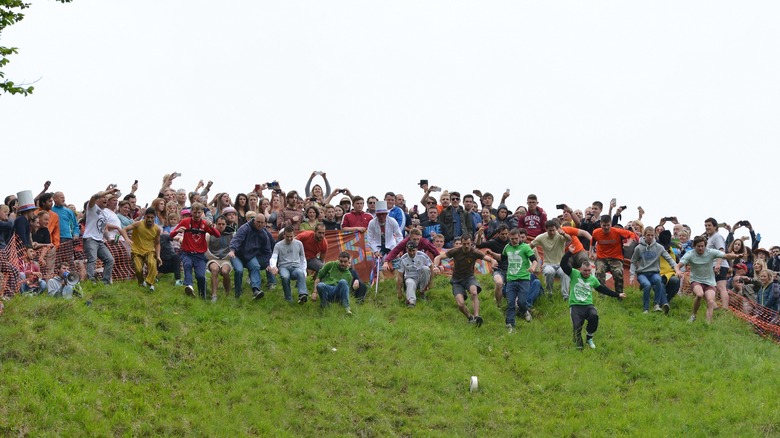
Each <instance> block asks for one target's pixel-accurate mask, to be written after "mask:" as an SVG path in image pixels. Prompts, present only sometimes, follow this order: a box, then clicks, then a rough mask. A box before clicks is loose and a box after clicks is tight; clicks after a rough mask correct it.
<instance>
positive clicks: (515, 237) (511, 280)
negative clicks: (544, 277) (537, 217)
mask: <svg viewBox="0 0 780 438" xmlns="http://www.w3.org/2000/svg"><path fill="white" fill-rule="evenodd" d="M527 235H528V232H527V231H526V230H525V228H513V229H512V230H511V231H509V244H508V245H506V246H505V247H504V251H503V252H502V253H501V254H496V253H494V252H493V251H490V250H488V253H489V254H490V255H491V256H493V257H495V258H497V259H502V260H503V259H506V260H507V262H508V265H507V270H506V281H507V283H506V302H507V306H506V328H507V329H509V333H512V332H514V330H515V315H516V314H517V307H518V306H519V307H520V313H521V314H523V315H525V318H526V321H529V322H530V321H531V314H530V313H529V312H528V307H527V305H526V303H527V301H528V289H529V288H530V286H531V272H533V271H535V270H536V267H537V262H536V256H535V255H534V250H533V249H531V246H530V245H528V244H527V243H525V241H526V236H527Z"/></svg>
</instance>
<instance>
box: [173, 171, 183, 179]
mask: <svg viewBox="0 0 780 438" xmlns="http://www.w3.org/2000/svg"><path fill="white" fill-rule="evenodd" d="M180 176H181V172H173V177H174V178H178V177H180Z"/></svg>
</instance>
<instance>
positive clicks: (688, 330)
mask: <svg viewBox="0 0 780 438" xmlns="http://www.w3.org/2000/svg"><path fill="white" fill-rule="evenodd" d="M171 282H172V280H170V279H169V278H165V279H164V280H162V281H161V282H160V284H159V287H158V291H157V292H155V293H153V294H150V293H148V292H144V291H142V290H141V289H140V288H138V287H137V286H135V284H134V282H128V283H124V284H115V285H114V286H112V287H109V288H103V287H102V286H92V285H89V286H88V287H87V289H86V291H85V298H83V299H74V300H71V301H65V300H62V299H52V298H48V297H17V298H15V299H14V300H12V301H11V302H9V303H7V306H6V312H5V315H3V316H2V317H0V331H2V332H1V333H0V336H2V340H3V341H2V348H1V349H0V364H1V365H0V373H2V384H1V385H0V435H10V436H18V435H30V436H47V435H48V436H54V435H56V436H84V435H98V436H112V435H113V436H136V435H147V436H151V435H154V436H159V435H185V434H186V435H197V436H246V435H250V436H251V435H258V436H376V437H385V436H476V435H480V436H578V437H579V436H611V435H631V436H637V435H640V436H702V437H704V436H717V435H720V436H777V435H778V434H780V419H778V417H777V416H776V415H775V413H776V412H778V408H779V407H780V402H778V400H779V399H780V397H777V395H776V394H775V392H776V389H775V384H774V382H775V378H774V376H775V374H776V371H775V370H776V369H777V366H778V364H780V347H778V346H777V345H775V344H774V343H772V342H770V341H767V340H764V339H761V338H759V337H758V336H756V335H755V334H753V332H752V330H751V328H750V327H749V326H748V325H747V324H745V323H743V322H741V321H739V320H738V319H737V318H735V317H733V316H732V315H730V314H727V313H725V312H719V313H717V315H716V318H715V321H714V323H713V324H712V325H711V326H707V325H705V324H704V323H703V319H704V318H703V310H704V309H701V311H700V313H701V315H700V316H701V318H700V321H697V322H696V323H694V324H692V325H691V324H688V323H687V322H686V319H687V317H688V315H689V311H690V304H691V301H690V299H689V298H687V297H683V298H680V299H676V300H675V301H674V302H673V303H672V312H671V313H670V315H669V316H668V317H665V316H663V315H661V314H657V313H651V314H649V315H643V314H642V313H641V297H640V296H639V293H638V292H637V291H636V290H635V289H629V290H628V293H629V298H627V299H626V300H625V301H624V302H618V301H616V300H614V299H612V298H609V297H604V296H598V297H597V298H596V300H597V301H596V306H597V308H598V310H599V314H600V316H601V325H600V328H599V331H598V333H597V334H596V338H595V339H596V342H597V345H598V348H597V349H596V350H590V349H587V348H586V350H585V351H578V350H576V349H575V348H574V346H573V344H572V341H571V323H570V321H569V317H568V307H567V306H566V305H565V304H564V303H563V302H562V301H560V300H546V299H542V301H541V302H540V303H539V305H538V306H537V308H536V309H535V319H534V321H533V322H532V323H530V324H527V323H525V322H524V321H522V320H520V321H518V328H519V331H518V332H516V333H514V334H511V335H510V334H508V333H506V329H505V328H504V323H503V322H504V317H503V314H502V312H500V311H499V309H497V308H496V305H495V303H494V301H493V300H492V299H491V298H490V296H491V295H492V292H491V291H492V284H491V283H490V280H489V279H487V278H483V279H482V283H483V287H484V289H485V292H484V293H483V294H482V298H483V312H482V314H483V316H484V318H485V321H486V322H485V324H484V325H483V326H482V327H481V328H477V327H475V326H473V325H469V324H467V323H466V320H465V318H464V317H463V316H462V315H460V313H459V312H457V309H456V308H455V305H454V303H453V300H452V295H451V293H450V289H449V285H448V284H447V282H446V280H445V279H443V278H437V279H436V287H435V288H434V290H433V292H432V300H431V301H430V302H420V303H419V304H418V306H417V308H415V309H407V308H406V307H405V306H403V305H401V304H400V303H398V302H397V301H396V298H395V291H394V285H392V284H391V282H389V281H387V282H384V283H383V284H382V287H381V288H380V292H379V296H378V297H377V298H376V299H374V297H373V291H372V292H371V295H370V298H369V299H368V300H367V302H366V303H365V304H363V305H357V304H353V306H352V309H353V311H354V315H353V316H352V317H349V316H347V315H345V314H344V312H343V309H342V308H341V307H340V306H338V305H331V306H330V307H329V308H328V309H326V310H325V311H324V312H323V311H320V309H319V305H318V303H312V302H309V303H307V304H306V305H304V306H299V305H297V304H288V303H286V302H285V301H284V300H283V299H282V296H281V295H282V293H281V289H280V288H279V289H277V290H275V291H272V292H271V293H268V294H267V296H266V298H265V299H264V300H262V301H260V302H254V301H252V300H251V299H250V298H249V297H248V296H247V295H250V294H248V293H245V296H244V297H243V298H242V299H241V300H239V301H236V300H235V299H233V298H225V295H224V293H222V291H221V290H220V294H221V295H220V301H219V302H217V303H216V304H210V303H208V302H203V301H200V300H197V299H192V298H188V297H185V296H184V294H183V293H182V289H181V288H174V287H173V286H171V285H170V283H171ZM87 300H90V301H91V305H90V306H88V305H86V301H87ZM472 375H476V376H478V377H479V382H480V389H479V391H478V392H476V393H470V392H469V390H468V386H469V378H470V376H472Z"/></svg>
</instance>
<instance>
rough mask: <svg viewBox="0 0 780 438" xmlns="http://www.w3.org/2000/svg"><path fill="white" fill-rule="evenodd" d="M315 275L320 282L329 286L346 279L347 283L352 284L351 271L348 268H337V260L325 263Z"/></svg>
mask: <svg viewBox="0 0 780 438" xmlns="http://www.w3.org/2000/svg"><path fill="white" fill-rule="evenodd" d="M317 276H318V277H319V278H320V281H321V282H323V283H325V284H327V285H330V286H335V285H336V284H338V282H339V280H346V281H347V284H349V285H351V284H352V273H351V272H350V271H349V269H345V270H343V271H342V270H341V269H339V262H337V261H334V262H328V263H325V265H323V267H322V269H320V272H319V273H318V274H317ZM315 286H316V285H315Z"/></svg>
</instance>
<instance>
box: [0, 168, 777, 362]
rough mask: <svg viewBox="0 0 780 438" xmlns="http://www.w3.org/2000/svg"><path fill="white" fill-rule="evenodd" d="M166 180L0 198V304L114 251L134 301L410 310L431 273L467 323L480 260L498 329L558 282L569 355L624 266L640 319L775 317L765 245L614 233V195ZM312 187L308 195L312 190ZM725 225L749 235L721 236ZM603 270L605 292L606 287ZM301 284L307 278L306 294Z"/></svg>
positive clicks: (108, 276) (622, 229)
mask: <svg viewBox="0 0 780 438" xmlns="http://www.w3.org/2000/svg"><path fill="white" fill-rule="evenodd" d="M178 176H179V174H177V173H172V174H168V175H165V176H164V177H163V181H162V185H161V187H160V190H159V193H158V196H157V197H156V198H155V199H151V200H149V202H148V203H147V204H146V206H145V207H140V206H139V202H138V199H137V197H136V194H135V193H136V191H137V189H138V181H135V182H134V183H133V184H132V185H131V191H130V193H127V194H122V193H121V192H120V190H119V188H118V187H116V186H115V185H113V184H112V185H109V186H108V187H106V189H105V190H101V191H98V192H96V193H95V194H94V195H93V196H91V197H90V199H89V200H88V201H87V202H85V203H84V204H83V205H81V206H77V205H74V204H67V203H66V197H65V194H64V193H63V192H61V191H54V192H52V191H49V188H50V183H49V182H48V181H47V182H46V183H45V184H44V188H43V190H42V191H41V192H40V193H39V194H38V195H37V196H33V193H32V191H29V190H27V191H21V192H19V193H17V196H13V195H9V196H7V197H6V198H5V200H4V204H3V205H2V206H0V250H2V251H3V257H2V258H1V259H2V261H0V263H1V264H0V272H2V275H3V283H2V284H3V298H4V299H5V300H7V299H9V298H10V297H12V296H13V295H14V294H16V293H18V292H20V293H27V294H37V293H44V292H48V293H49V294H51V295H55V294H58V293H60V294H61V293H62V290H63V289H62V287H57V284H58V282H59V284H63V283H67V279H68V277H69V274H71V273H72V272H74V273H78V277H79V278H80V279H81V280H82V281H92V282H95V283H97V282H102V283H104V284H106V285H110V284H111V283H112V272H113V270H114V264H115V258H116V254H122V253H123V252H125V253H127V254H129V258H130V260H131V261H132V275H134V276H135V278H136V280H137V282H138V284H139V286H141V287H143V288H146V289H147V290H149V291H154V289H155V285H156V283H157V281H158V277H159V276H160V275H161V274H166V273H169V274H173V276H174V280H175V284H176V285H177V286H181V287H182V288H183V290H184V293H185V294H187V295H190V296H193V297H194V296H198V297H201V298H204V299H210V300H212V301H217V299H218V294H217V291H218V288H219V286H220V282H221V283H222V287H223V289H224V290H225V291H226V292H228V291H232V292H233V294H234V296H235V297H236V298H240V297H241V295H242V292H243V289H244V287H243V274H244V271H248V275H249V289H251V293H252V299H254V300H260V299H262V298H263V297H264V296H265V293H266V291H268V290H270V289H275V288H276V285H277V283H281V286H282V290H283V294H284V299H285V300H287V301H289V302H293V301H296V297H293V295H292V290H291V287H292V285H291V282H292V280H294V281H295V283H296V290H297V303H298V304H301V305H303V304H305V303H307V302H308V301H310V300H311V301H317V300H319V302H320V305H321V306H325V305H327V304H328V303H330V302H337V303H340V304H341V305H342V306H343V307H344V309H345V311H346V313H347V314H352V309H351V307H350V297H351V296H352V297H354V299H357V300H358V301H362V300H363V299H364V297H365V295H366V293H367V290H368V284H367V283H373V282H376V281H379V280H380V279H381V275H379V271H382V270H383V271H385V275H392V276H394V281H395V285H396V290H397V293H398V297H399V300H402V301H403V302H405V304H406V305H407V306H408V307H410V308H413V307H415V306H416V304H417V301H418V299H427V296H426V295H427V294H426V292H427V291H428V289H429V288H430V287H431V284H432V279H433V277H434V276H436V275H441V274H442V273H444V272H447V274H451V278H450V283H451V285H452V294H453V297H454V300H455V304H456V306H457V308H458V310H459V311H460V312H461V313H462V314H463V315H464V317H465V318H466V320H467V321H468V322H469V323H473V324H475V325H477V326H481V325H482V323H483V318H482V316H481V315H480V300H479V293H480V292H481V285H480V282H479V281H478V280H477V278H476V277H475V274H474V272H475V271H474V267H475V263H476V262H477V261H479V260H483V261H484V262H486V263H489V264H490V265H491V268H492V269H491V276H492V279H493V283H494V291H493V297H494V299H495V302H496V304H497V305H499V306H505V307H506V316H505V324H506V328H507V329H508V330H509V331H510V332H512V331H514V330H515V329H516V316H518V315H519V316H520V317H521V318H523V319H525V320H526V321H528V322H531V321H532V319H533V316H532V312H531V309H532V308H533V306H534V303H535V301H536V300H537V299H538V298H539V297H541V296H544V295H546V296H548V297H552V296H553V291H554V288H553V285H554V283H555V281H556V279H558V280H559V283H560V288H559V290H560V294H561V298H562V299H564V300H566V301H567V302H568V303H569V306H570V310H571V315H572V323H573V334H574V343H575V345H576V346H577V347H578V348H583V346H584V345H588V346H590V347H591V348H595V342H594V341H593V335H594V334H595V331H596V329H597V327H598V313H597V311H596V309H595V308H594V307H593V299H592V293H593V291H598V292H600V293H604V294H607V295H610V296H614V297H617V298H619V299H622V298H623V297H625V293H624V270H625V266H626V265H628V266H629V269H628V272H629V283H630V284H632V285H633V284H635V282H638V286H639V287H640V288H641V290H642V297H643V300H642V305H643V309H642V310H643V312H644V313H650V312H651V311H652V312H663V313H668V312H669V308H670V301H671V300H672V299H673V298H674V297H675V295H676V294H677V293H678V292H679V291H680V289H681V287H682V286H685V287H690V289H691V290H692V292H693V293H694V295H695V299H694V304H693V308H692V311H691V315H690V318H689V321H690V322H694V321H695V320H696V318H697V313H698V310H699V307H700V305H701V303H702V301H704V302H706V307H707V310H706V321H707V322H710V321H711V320H712V315H713V312H714V311H715V309H716V308H717V303H718V302H717V301H716V300H717V299H718V298H719V300H720V306H721V308H729V301H730V296H736V297H739V301H740V303H741V306H740V307H741V309H740V310H741V311H742V312H744V313H746V314H755V313H757V312H759V311H766V310H765V309H768V310H769V312H770V314H771V315H772V316H773V318H774V319H773V321H772V322H773V323H774V322H776V319H777V317H776V315H777V310H778V305H779V303H780V285H779V284H778V274H777V272H778V271H780V246H772V247H771V248H769V249H764V248H763V247H761V242H760V238H759V237H758V236H757V235H756V233H755V232H754V230H753V228H752V225H751V224H750V222H749V221H746V220H741V221H739V222H737V223H735V224H734V225H733V226H730V225H728V224H725V223H719V222H718V221H717V220H715V219H713V218H707V219H706V220H705V221H704V222H703V225H704V232H703V233H694V232H693V230H692V229H691V227H690V226H688V225H686V224H682V223H679V222H678V221H677V218H675V217H664V218H662V219H661V220H660V222H659V223H658V224H655V225H652V226H650V225H648V226H646V225H645V224H644V223H643V222H642V218H643V216H644V211H643V209H642V208H641V207H639V208H638V210H637V214H638V217H637V218H636V219H633V220H629V221H627V222H624V216H625V215H626V208H625V207H624V206H618V205H617V201H616V199H612V200H610V201H609V203H607V210H606V211H605V204H604V203H602V202H600V201H594V202H593V203H592V204H591V205H589V206H586V207H585V208H583V209H574V208H571V207H569V206H568V205H566V204H557V205H556V206H555V213H548V211H547V210H545V209H543V208H542V207H541V206H540V204H539V199H537V197H536V196H535V195H533V194H530V195H528V196H527V198H526V203H525V205H519V206H517V207H516V208H514V209H510V208H509V207H508V206H507V205H506V200H507V199H508V197H509V190H508V189H507V190H506V191H505V192H504V193H503V194H502V196H501V199H500V201H499V202H498V203H497V205H496V202H495V201H496V199H495V197H494V196H493V194H491V193H489V192H484V193H483V192H481V191H479V190H475V191H473V192H472V193H464V194H463V195H462V196H461V193H460V192H458V191H455V190H451V191H447V190H444V191H442V190H441V188H439V187H436V186H433V185H429V183H428V181H426V180H421V181H420V183H419V186H420V189H421V192H422V196H421V198H420V206H419V207H418V205H414V206H413V207H409V206H407V202H406V198H405V197H404V195H402V194H400V193H394V192H391V191H388V192H386V193H384V195H383V196H381V197H379V196H373V195H372V196H366V197H363V196H361V195H357V194H353V193H351V191H350V190H349V189H347V188H333V189H331V186H330V183H329V181H328V179H327V175H326V174H325V173H324V172H312V174H311V177H310V178H309V180H308V181H307V183H306V185H305V189H304V191H303V193H299V192H298V191H296V190H284V189H283V188H282V186H281V185H280V184H279V183H278V182H276V181H274V182H270V183H266V184H257V185H255V186H254V187H253V188H252V189H251V190H249V191H248V192H246V193H238V194H236V195H235V196H231V195H230V194H229V193H227V192H219V193H212V186H213V184H212V182H211V181H208V182H207V183H204V182H203V181H200V182H199V183H198V185H197V186H196V187H195V189H194V190H192V191H188V190H186V189H184V188H174V185H175V183H176V178H177V177H178ZM317 177H320V178H321V179H322V180H323V183H324V188H323V186H322V185H320V184H314V185H312V183H313V181H314V179H315V178H317ZM337 198H338V199H337ZM79 207H80V208H79ZM669 225H671V229H667V227H668V226H669ZM740 228H744V229H746V230H747V232H748V234H749V236H744V237H735V232H736V231H737V230H738V229H740ZM339 230H340V231H342V232H356V233H360V234H362V235H363V236H364V238H365V245H366V250H367V251H369V252H370V254H371V257H372V259H373V260H374V261H375V266H376V269H375V270H372V274H371V275H370V276H369V278H361V277H360V275H359V274H358V272H357V271H356V270H355V269H354V267H353V263H352V256H351V254H350V253H349V252H346V251H340V252H338V255H337V256H336V257H333V256H332V257H333V259H328V257H326V254H327V253H328V240H327V239H326V238H325V234H326V233H327V232H333V231H339ZM724 231H725V233H726V235H725V236H724V235H723V234H722V233H723V232H724ZM14 239H17V241H18V242H19V243H20V247H21V249H22V250H21V253H20V254H16V255H13V256H12V255H11V254H9V253H8V249H9V248H10V244H11V242H12V241H14ZM99 262H100V263H99ZM100 265H102V268H101V267H100ZM445 267H449V268H448V269H445ZM182 271H183V275H182ZM207 271H208V272H209V273H210V280H211V281H210V283H209V284H208V285H207V276H206V272H207ZM607 274H610V275H611V282H612V284H613V289H609V288H607V284H608V283H607V278H608V277H607ZM307 277H310V278H313V279H314V281H313V290H312V292H311V294H310V293H309V290H308V288H307ZM52 279H53V280H55V282H54V283H52V282H51V280H52ZM220 280H221V281H220ZM263 280H265V283H266V284H265V287H264V286H263V283H264V281H263ZM71 281H72V280H71ZM651 292H653V293H654V297H653V301H652V303H651ZM467 301H470V304H471V305H470V307H469V306H467V304H466V303H467ZM586 322H587V325H586ZM584 327H587V329H586V340H585V341H583V340H582V337H581V331H582V330H583V328H584Z"/></svg>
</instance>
